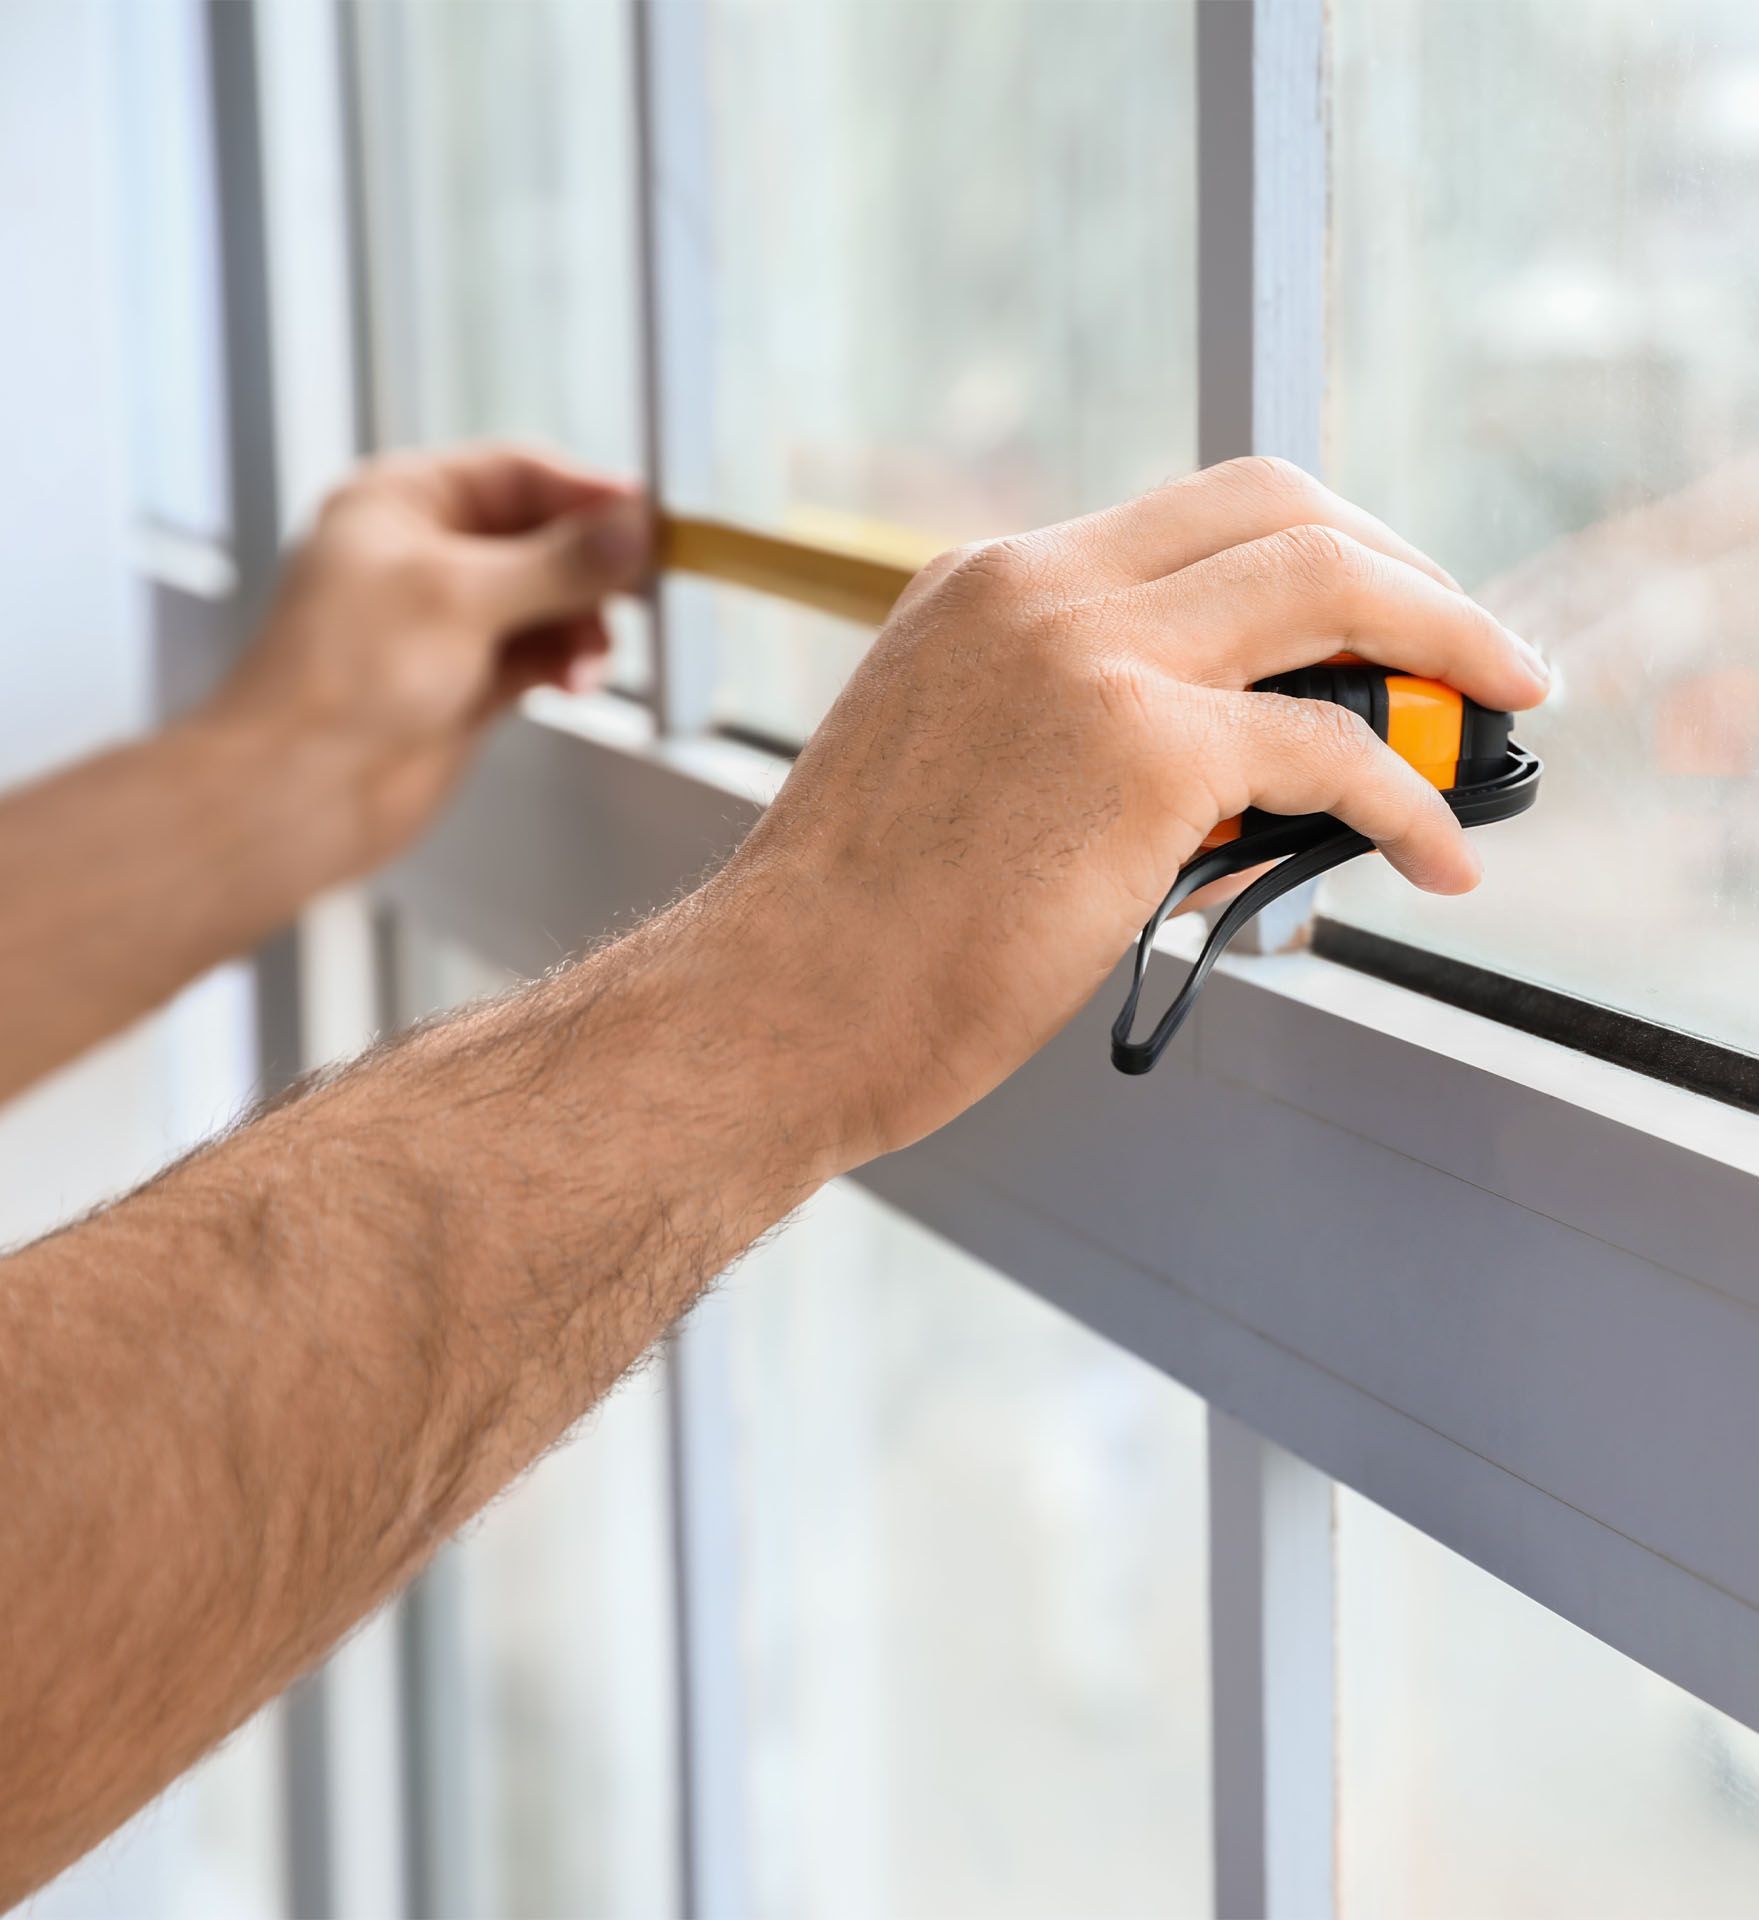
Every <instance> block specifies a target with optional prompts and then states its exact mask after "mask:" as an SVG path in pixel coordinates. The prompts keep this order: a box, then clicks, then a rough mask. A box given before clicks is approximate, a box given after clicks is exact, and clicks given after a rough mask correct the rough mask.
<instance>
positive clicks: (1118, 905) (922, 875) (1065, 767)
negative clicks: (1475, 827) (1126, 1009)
mask: <svg viewBox="0 0 1759 1920" xmlns="http://www.w3.org/2000/svg"><path fill="white" fill-rule="evenodd" d="M1344 649H1348V650H1349V651H1351V652H1353V653H1356V654H1359V655H1361V656H1362V657H1363V658H1365V659H1368V660H1373V661H1378V662H1381V663H1384V664H1387V665H1393V666H1398V667H1402V668H1404V669H1406V670H1408V671H1410V672H1414V673H1421V674H1425V675H1429V676H1433V677H1434V678H1436V679H1440V680H1444V681H1446V682H1448V683H1449V684H1451V685H1453V686H1455V687H1458V688H1459V689H1460V690H1461V691H1462V692H1464V693H1466V694H1469V695H1470V696H1472V697H1473V698H1474V699H1477V700H1479V701H1482V702H1483V703H1484V704H1485V705H1487V706H1491V707H1497V708H1516V709H1518V708H1524V707H1530V706H1533V705H1536V704H1537V703H1538V702H1539V701H1540V700H1541V699H1543V698H1544V695H1545V689H1546V684H1547V673H1546V669H1545V667H1544V664H1543V663H1542V662H1541V660H1540V659H1539V656H1538V655H1537V654H1536V653H1535V652H1534V651H1533V649H1532V648H1530V647H1529V646H1527V644H1526V643H1525V642H1524V641H1522V640H1520V639H1519V638H1517V637H1516V636H1515V635H1514V634H1512V633H1511V632H1509V631H1508V630H1507V629H1506V628H1505V627H1503V626H1502V625H1501V624H1500V623H1499V622H1498V621H1497V620H1495V619H1494V618H1493V617H1492V616H1491V615H1490V614H1489V613H1487V612H1486V611H1485V610H1484V609H1483V608H1482V607H1480V606H1479V605H1477V604H1476V603H1475V602H1474V601H1472V600H1470V599H1469V598H1467V596H1466V595H1465V594H1464V593H1463V592H1462V591H1461V590H1460V589H1459V587H1458V586H1457V585H1456V584H1455V582H1454V581H1453V580H1452V579H1451V578H1450V577H1449V576H1448V575H1447V574H1446V573H1444V572H1443V571H1442V570H1441V569H1440V568H1439V567H1437V566H1436V565H1435V564H1434V563H1433V562H1432V561H1430V560H1428V559H1426V558H1425V557H1424V556H1423V555H1422V554H1420V553H1418V552H1417V551H1416V550H1415V549H1414V548H1412V547H1411V546H1409V545H1408V544H1407V543H1406V542H1405V541H1403V540H1401V539H1400V538H1399V537H1398V536H1397V535H1396V534H1394V533H1392V532H1391V531H1390V530H1389V529H1388V528H1387V527H1385V526H1383V525H1382V524H1381V523H1380V522H1379V521H1378V520H1376V519H1374V518H1373V517H1372V516H1370V515H1369V514H1366V513H1364V512H1362V511H1360V510H1359V509H1357V508H1355V507H1352V506H1351V505H1349V504H1348V503H1347V502H1345V501H1343V500H1341V499H1339V498H1338V497H1337V496H1336V495H1335V494H1332V493H1330V492H1328V491H1327V490H1326V489H1325V488H1324V487H1322V486H1320V485H1319V484H1318V482H1316V481H1315V480H1313V479H1311V478H1310V477H1309V476H1308V475H1307V474H1305V473H1303V472H1301V471H1300V470H1299V469H1298V468H1295V467H1292V466H1289V465H1287V464H1286V463H1283V462H1280V461H1274V460H1265V459H1248V460H1236V461H1231V462H1229V463H1227V464H1226V465H1224V466H1220V467H1215V468H1211V469H1210V470H1208V471H1206V472H1204V473H1200V474H1197V475H1194V476H1192V477H1191V478H1189V479H1185V480H1180V481H1176V482H1174V483H1172V484H1171V485H1168V486H1164V487H1161V488H1159V489H1157V490H1156V491H1154V492H1153V493H1150V494H1147V495H1144V496H1143V497H1142V498H1140V499H1137V500H1133V501H1130V502H1128V503H1127V504H1125V505H1123V506H1120V507H1115V508H1112V509H1110V510H1108V511H1106V512H1103V513H1097V514H1093V515H1090V516H1089V517H1087V518H1085V519H1081V520H1075V521H1070V522H1067V523H1065V524H1064V525H1061V526H1055V527H1049V528H1046V529H1044V530H1042V531H1041V532H1037V533H1031V534H1024V535H1021V536H1018V537H1016V538H1013V539H1006V540H998V541H992V542H989V543H986V544H984V545H981V546H975V547H970V548H966V549H962V550H960V551H957V552H953V553H949V554H946V555H943V556H942V557H941V559H939V560H938V561H936V562H934V563H933V564H931V565H930V566H929V567H928V568H926V569H925V570H924V572H923V573H922V574H921V575H919V576H918V578H917V579H916V580H915V581H914V582H913V583H912V585H911V586H910V588H909V589H908V590H907V591H906V593H905V595H904V597H903V599H902V601H901V602H900V604H899V606H898V608H897V610H896V612H895V613H894V614H893V617H892V619H891V621H890V622H889V624H888V625H887V627H886V629H885V631H884V632H883V633H882V634H881V635H880V638H879V639H878V641H877V642H876V643H875V645H874V647H873V649H872V651H871V652H870V653H869V654H868V656H867V658H866V660H865V661H864V662H863V663H862V665H861V667H860V668H859V670H858V671H857V672H856V674H855V675H854V677H853V678H852V679H851V680H850V682H849V684H848V686H847V688H846V689H845V690H844V692H843V695H842V697H841V698H840V699H839V700H838V702H837V704H836V706H835V707H834V708H833V709H832V711H831V713H830V715H829V717H828V718H827V719H826V721H825V723H824V725H823V726H822V727H821V728H820V730H819V732H818V733H817V734H816V735H815V736H814V738H813V739H812V741H811V742H810V743H809V744H808V746H807V748H806V750H805V751H804V753H803V754H802V755H801V757H800V760H799V762H798V764H797V765H796V767H795V769H794V772H793V774H792V775H791V777H790V778H789V780H788V782H787V784H786V786H785V787H784V788H783V790H782V792H781V794H780V796H779V797H778V798H777V800H776V801H775V803H774V805H773V806H772V807H771V808H770V809H769V812H768V813H767V814H766V816H765V817H764V819H763V820H762V822H761V823H760V824H759V826H758V827H757V828H756V829H755V830H754V831H753V833H752V834H751V836H750V838H749V839H748V841H747V842H746V844H745V846H744V847H743V848H742V849H741V851H740V853H739V854H738V855H737V856H736V858H735V860H734V862H733V863H732V865H731V866H730V867H729V869H728V870H727V872H726V874H725V875H723V876H722V879H721V881H720V882H718V883H717V890H718V889H720V888H737V889H740V890H741V891H742V892H743V893H744V898H745V903H746V904H747V905H751V904H754V903H755V902H757V901H760V900H761V901H763V902H765V903H767V909H766V910H767V912H768V914H769V916H770V918H771V919H772V920H773V922H774V926H773V928H772V929H771V932H770V937H768V938H765V939H764V940H763V941H762V950H763V951H764V952H765V953H766V954H767V955H769V956H772V957H773V956H781V958H780V959H779V961H778V962H777V965H778V967H779V972H778V973H777V975H776V976H775V977H773V978H772V979H771V980H770V981H768V982H767V983H766V985H765V987H764V989H763V995H764V997H765V998H766V999H769V1000H779V1003H780V1005H781V1006H782V1007H785V1009H786V1011H785V1013H783V1014H780V1015H779V1016H778V1017H779V1019H780V1022H781V1024H782V1026H783V1027H784V1028H785V1030H786V1032H787V1034H788V1037H789V1039H790V1040H791V1041H792V1042H794V1043H795V1044H798V1045H800V1046H802V1047H804V1049H805V1050H806V1055H807V1057H806V1058H805V1059H804V1061H803V1066H804V1068H805V1070H806V1071H807V1072H808V1073H810V1074H813V1075H814V1076H815V1077H820V1076H822V1078H821V1079H820V1084H828V1085H831V1086H834V1087H836V1088H837V1089H838V1113H837V1118H836V1121H835V1123H834V1124H835V1125H836V1127H837V1130H838V1132H839V1135H840V1141H841V1145H842V1149H843V1156H842V1157H844V1158H846V1159H848V1160H849V1161H850V1162H851V1163H854V1162H856V1161H859V1160H861V1159H863V1158H866V1157H868V1156H870V1155H874V1154H878V1153H882V1152H886V1151H888V1150H890V1149H892V1148H895V1147H900V1146H903V1145H905V1144H907V1143H908V1142H910V1141H912V1140H914V1139H917V1138H919V1137H920V1136H921V1135H923V1134H925V1133H928V1132H930V1131H932V1130H933V1129H934V1128H935V1127H938V1126H940V1125H942V1124H943V1123H944V1122H946V1121H948V1120H950V1119H952V1118H953V1117H954V1116H955V1115H956V1114H958V1113H959V1112H961V1111H962V1110H963V1109H964V1108H966V1107H967V1106H969V1105H971V1104H972V1103H973V1102H974V1101H976V1100H977V1099H979V1098H980V1097H981V1096H982V1095H983V1094H985V1093H987V1092H988V1091H989V1090H990V1089H991V1088H992V1087H994V1086H995V1085H996V1084H997V1083H998V1082H999V1081H1001V1080H1002V1079H1004V1078H1005V1077H1006V1076H1007V1075H1008V1074H1009V1073H1011V1072H1012V1071H1013V1070H1014V1069H1015V1068H1016V1067H1018V1066H1019V1065H1020V1064H1021V1063H1022V1062H1023V1061H1024V1060H1026V1059H1027V1058H1028V1057H1029V1056H1030V1055H1031V1054H1032V1053H1033V1052H1034V1051H1035V1050H1036V1049H1037V1048H1038V1047H1040V1046H1041V1045H1043V1043H1044V1042H1045V1041H1046V1040H1047V1039H1049V1038H1050V1037H1051V1035H1052V1034H1054V1033H1056V1032H1057V1031H1058V1030H1059V1029H1060V1028H1061V1027H1062V1026H1063V1025H1064V1024H1065V1023H1066V1022H1067V1021H1068V1020H1069V1019H1070V1018H1071V1017H1072V1016H1073V1015H1074V1014H1075V1012H1076V1011H1077V1010H1078V1009H1079V1008H1080V1007H1081V1006H1082V1005H1083V1004H1085V1002H1086V1001H1087V1000H1088V999H1089V998H1090V997H1091V996H1092V994H1093V993H1094V992H1095V991H1096V989H1097V988H1098V987H1099V985H1100V983H1101V982H1102V981H1103V980H1104V979H1105V978H1106V976H1107V975H1108V974H1109V973H1110V971H1111V969H1112V968H1113V966H1114V965H1115V964H1116V963H1117V960H1118V957H1119V955H1120V954H1121V953H1123V952H1124V951H1125V949H1126V948H1127V946H1128V944H1129V942H1130V940H1131V939H1132V938H1133V936H1134V935H1135V933H1136V931H1137V929H1138V928H1139V927H1140V926H1141V924H1142V922H1143V921H1144V920H1145V919H1146V918H1147V916H1148V915H1149V913H1150V912H1151V911H1152V910H1153V908H1154V907H1155V905H1156V904H1157V903H1158V902H1159V900H1160V898H1161V896H1162V895H1163V893H1164V892H1165V891H1166V888H1167V886H1168V885H1169V883H1170V882H1171V880H1172V878H1173V875H1174V874H1175V872H1176V871H1177V870H1178V868H1179V867H1180V866H1181V865H1182V864H1183V863H1184V862H1185V861H1186V860H1187V859H1189V858H1190V857H1191V855H1192V854H1193V853H1194V852H1195V851H1196V850H1197V847H1198V846H1199V844H1200V843H1201V841H1202V840H1203V838H1204V836H1205V835H1206V834H1207V833H1208V832H1209V830H1210V829H1211V828H1212V827H1214V826H1215V825H1216V824H1217V823H1218V822H1220V821H1221V820H1224V819H1226V818H1228V817H1230V816H1231V815H1234V814H1237V813H1239V812H1241V811H1242V810H1243V809H1245V808H1246V807H1249V806H1255V807H1262V808H1266V809H1268V810H1270V811H1272V812H1277V813H1310V812H1313V813H1317V812H1323V813H1332V814H1335V815H1336V816H1337V817H1338V818H1339V819H1341V820H1343V821H1345V822H1346V823H1347V824H1349V825H1350V826H1352V827H1354V828H1356V829H1357V831H1358V832H1360V833H1363V834H1365V835H1367V836H1368V837H1369V838H1370V839H1372V840H1374V841H1375V842H1376V843H1377V844H1378V845H1379V847H1380V849H1381V851H1382V852H1383V853H1385V855H1386V856H1387V858H1388V859H1389V860H1391V861H1392V862H1393V864H1394V865H1395V866H1396V867H1397V868H1398V869H1399V870H1400V871H1401V872H1402V873H1403V874H1404V875H1405V877H1406V878H1407V879H1409V880H1411V881H1412V882H1414V883H1415V884H1416V885H1418V886H1420V887H1424V888H1427V889H1429V890H1430V891H1432V892H1436V893H1462V892H1465V891H1467V890H1468V889H1469V888H1471V887H1472V886H1474V885H1475V884H1476V883H1477V880H1478V877H1479V872H1480V867H1479V862H1478V857H1477V854H1476V852H1475V851H1474V849H1473V848H1472V847H1471V845H1470V844H1469V843H1468V841H1467V838H1466V835H1465V833H1464V831H1463V830H1462V829H1461V827H1460V826H1459V824H1458V822H1457V821H1456V820H1455V818H1454V816H1453V814H1452V813H1451V811H1450V810H1449V808H1448V807H1447V805H1446V803H1445V802H1444V801H1443V800H1442V799H1441V797H1440V795H1439V794H1438V793H1437V792H1436V791H1435V790H1434V788H1432V787H1430V786H1429V785H1428V784H1426V783H1425V782H1424V781H1423V779H1422V778H1421V777H1420V776H1419V775H1417V774H1416V773H1415V772H1413V771H1412V770H1411V768H1409V767H1408V766H1407V765H1406V764H1405V763H1404V762H1403V761H1402V760H1400V759H1399V758H1398V757H1397V755H1395V754H1394V753H1393V752H1392V751H1391V750H1390V749H1389V748H1388V747H1386V746H1385V745H1384V744H1383V743H1382V742H1381V741H1379V740H1378V739H1376V738H1375V736H1374V735H1373V733H1372V732H1371V731H1370V730H1369V729H1368V727H1367V726H1366V725H1364V724H1363V722H1361V721H1360V720H1358V719H1357V718H1356V717H1355V716H1354V715H1352V714H1350V713H1348V712H1346V711H1344V710H1343V709H1342V708H1340V707H1335V706H1331V705H1328V704H1321V703H1317V702H1311V701H1304V700H1295V699H1288V698H1285V697H1283V696H1280V695H1276V694H1264V693H1255V692H1251V691H1249V689H1250V688H1251V687H1252V685H1253V683H1254V682H1256V681H1258V680H1261V679H1263V678H1265V677H1266V676H1267V675H1270V674H1273V673H1280V672H1283V671H1285V670H1287V669H1290V668H1294V667H1301V666H1306V665H1311V664H1313V663H1315V662H1317V661H1320V660H1323V659H1325V658H1326V657H1327V656H1328V655H1330V654H1333V653H1336V652H1339V651H1341V650H1344ZM739 918H740V920H741V921H742V922H743V923H744V924H745V925H747V926H749V925H750V924H751V923H750V921H749V919H748V918H747V916H746V915H745V914H743V913H742V914H741V915H740V916H739ZM790 928H791V929H792V932H793V938H792V939H790V938H789V937H788V931H787V930H788V929H790Z"/></svg>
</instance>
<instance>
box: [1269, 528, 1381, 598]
mask: <svg viewBox="0 0 1759 1920" xmlns="http://www.w3.org/2000/svg"><path fill="white" fill-rule="evenodd" d="M1268 544H1269V546H1270V548H1271V552H1272V559H1273V564H1274V565H1276V566H1277V567H1278V568H1280V569H1281V570H1282V571H1284V572H1286V573H1288V574H1289V575H1291V576H1292V577H1293V578H1294V579H1295V580H1296V581H1297V582H1299V583H1300V584H1301V585H1303V586H1305V587H1307V588H1309V589H1310V590H1312V591H1314V592H1318V593H1324V594H1338V593H1344V592H1348V591H1349V590H1350V589H1352V588H1354V587H1358V586H1360V585H1362V584H1363V583H1364V582H1365V581H1366V580H1367V578H1368V576H1369V574H1370V573H1371V571H1372V567H1371V564H1370V555H1369V553H1368V550H1367V548H1366V547H1364V546H1362V545H1361V544H1360V543H1359V542H1357V541H1355V540H1352V539H1351V538H1350V536H1349V535H1348V534H1347V533H1340V532H1339V531H1338V530H1337V528H1336V527H1328V526H1323V525H1320V524H1318V523H1314V522H1308V523H1304V524H1303V525H1301V526H1298V527H1288V528H1286V529H1285V530H1284V531H1283V532H1281V533H1276V534H1272V535H1271V537H1270V540H1269V543H1268Z"/></svg>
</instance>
